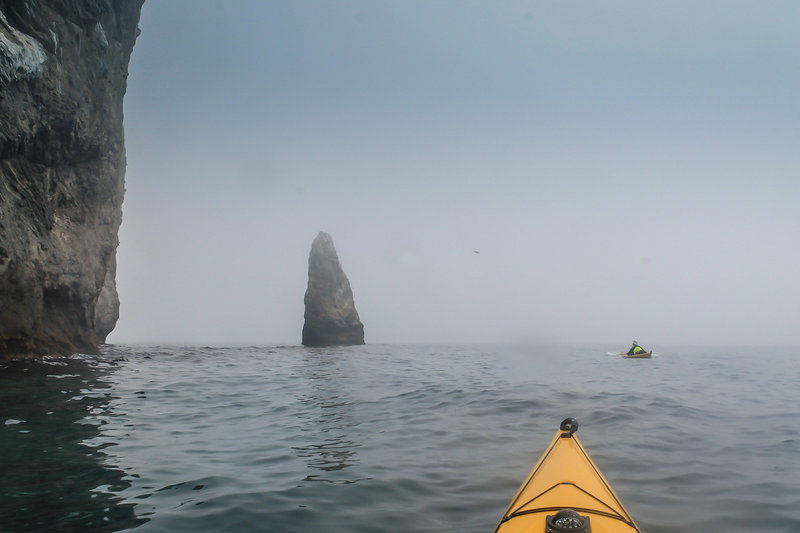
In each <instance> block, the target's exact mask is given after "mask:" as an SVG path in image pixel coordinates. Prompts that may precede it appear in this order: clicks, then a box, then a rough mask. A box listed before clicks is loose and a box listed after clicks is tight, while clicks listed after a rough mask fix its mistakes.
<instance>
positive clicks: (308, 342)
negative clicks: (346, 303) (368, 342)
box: [303, 322, 364, 347]
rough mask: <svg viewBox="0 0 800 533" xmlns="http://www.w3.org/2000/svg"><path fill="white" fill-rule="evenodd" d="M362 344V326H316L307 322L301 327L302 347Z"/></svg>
mask: <svg viewBox="0 0 800 533" xmlns="http://www.w3.org/2000/svg"><path fill="white" fill-rule="evenodd" d="M361 344H364V325H363V324H356V325H353V326H338V325H335V324H332V325H317V326H311V325H309V323H308V322H306V323H305V325H304V326H303V346H309V347H324V346H357V345H361Z"/></svg>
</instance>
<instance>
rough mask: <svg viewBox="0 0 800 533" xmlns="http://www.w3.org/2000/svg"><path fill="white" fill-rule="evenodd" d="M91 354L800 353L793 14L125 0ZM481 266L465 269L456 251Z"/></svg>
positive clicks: (649, 6)
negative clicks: (114, 347) (718, 348)
mask: <svg viewBox="0 0 800 533" xmlns="http://www.w3.org/2000/svg"><path fill="white" fill-rule="evenodd" d="M140 27H141V30H142V34H141V36H140V37H139V38H138V40H137V44H136V47H135V48H134V51H133V56H132V59H131V65H130V76H129V78H128V92H127V95H126V97H125V129H126V146H127V158H128V168H127V177H126V187H127V193H126V197H125V203H124V206H123V224H122V228H121V231H120V241H121V243H120V247H119V251H118V262H119V264H118V273H117V279H118V288H119V292H120V299H121V311H120V320H119V323H118V325H117V328H116V330H115V331H114V332H113V333H112V334H111V336H110V337H109V342H188V343H257V344H271V343H278V344H298V343H299V342H300V337H301V330H302V325H303V311H304V308H303V295H304V293H305V288H306V283H307V268H308V263H307V262H308V253H309V250H310V247H311V242H312V240H313V239H314V237H315V236H316V235H317V233H318V232H319V231H320V230H325V231H327V232H329V233H330V234H331V235H332V237H333V239H334V243H335V245H336V249H337V251H338V253H339V259H340V260H341V263H342V266H343V269H344V271H345V273H346V274H347V276H348V278H349V279H350V284H351V286H352V289H353V293H354V297H355V303H356V308H357V309H358V312H359V314H360V316H361V319H362V321H363V323H364V326H365V335H366V341H367V343H383V342H388V343H414V342H464V343H466V342H497V341H505V340H509V341H520V342H524V341H542V340H546V341H549V342H581V343H595V344H597V346H598V349H600V350H602V351H605V350H607V349H608V350H614V349H623V348H627V346H628V345H629V343H630V341H631V339H633V338H636V339H637V340H639V341H640V342H641V343H642V344H643V345H645V346H646V347H649V346H656V348H658V346H659V345H662V346H663V345H666V344H683V343H703V344H706V343H707V344H734V345H735V344H753V345H797V341H796V337H795V332H796V331H797V319H798V312H799V311H800V252H798V250H797V246H796V243H797V241H798V238H797V237H798V229H800V213H799V212H798V205H797V204H798V199H800V184H799V183H798V176H800V172H798V170H800V150H798V148H799V147H800V144H799V142H798V141H800V129H799V126H798V124H800V100H799V99H798V96H797V95H798V94H800V69H799V68H798V65H800V32H798V31H797V28H798V27H800V6H798V4H797V3H796V2H794V1H786V2H777V1H776V2H769V3H757V2H737V1H731V0H724V1H722V0H720V1H706V2H702V3H698V2H689V1H685V2H683V1H678V2H669V3H664V4H653V3H649V2H648V3H641V2H636V1H626V2H614V1H612V2H573V1H566V2H522V1H504V2H483V1H458V2H456V1H439V2H428V1H403V2H388V1H377V2H376V1H372V0H362V1H337V2H327V1H292V2H283V1H277V0H275V1H269V2H261V1H255V0H254V1H244V0H238V1H235V2H223V1H220V0H218V1H211V0H147V1H146V3H145V4H144V7H143V10H142V19H141V22H140ZM476 251H477V252H479V253H475V252H476Z"/></svg>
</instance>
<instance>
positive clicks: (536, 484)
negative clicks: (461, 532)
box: [495, 418, 640, 533]
mask: <svg viewBox="0 0 800 533" xmlns="http://www.w3.org/2000/svg"><path fill="white" fill-rule="evenodd" d="M577 430H578V422H577V421H576V420H575V419H574V418H567V419H566V420H564V421H563V422H561V427H560V430H559V432H558V433H556V436H555V438H553V441H552V442H551V443H550V446H548V448H547V451H546V452H544V455H542V457H541V458H540V459H539V462H537V463H536V466H534V467H533V470H531V472H530V474H528V477H527V478H526V479H525V482H524V483H523V484H522V486H521V487H520V488H519V490H518V491H517V493H516V495H515V496H514V499H513V500H511V504H510V505H509V506H508V509H506V512H505V513H503V517H502V518H501V519H500V523H499V524H498V525H497V528H496V529H495V533H561V532H571V533H632V532H638V533H640V532H639V528H638V527H637V526H636V524H635V523H634V522H633V518H631V515H629V514H628V511H626V510H625V507H623V506H622V502H621V501H620V500H619V498H618V497H617V495H616V494H614V490H613V489H612V488H611V485H609V484H608V481H606V478H604V477H603V474H601V473H600V470H599V469H598V468H597V466H596V465H595V464H594V463H593V462H592V460H591V459H590V458H589V455H588V454H587V453H586V450H584V449H583V446H581V443H580V441H579V440H578V437H577V436H576V435H575V432H576V431H577Z"/></svg>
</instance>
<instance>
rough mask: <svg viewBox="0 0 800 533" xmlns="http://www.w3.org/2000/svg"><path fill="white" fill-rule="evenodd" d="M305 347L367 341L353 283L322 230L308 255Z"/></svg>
mask: <svg viewBox="0 0 800 533" xmlns="http://www.w3.org/2000/svg"><path fill="white" fill-rule="evenodd" d="M305 304H306V313H305V319H306V320H305V324H304V325H303V345H304V346H340V345H352V344H364V325H363V324H362V323H361V320H360V319H359V318H358V312H357V311H356V306H355V303H354V302H353V291H352V290H351V289H350V282H349V281H348V279H347V276H346V275H345V274H344V271H343V270H342V266H341V264H339V256H338V255H337V254H336V249H335V248H334V246H333V239H332V238H331V236H330V235H328V234H327V233H325V232H324V231H321V232H320V233H319V235H317V238H316V239H314V242H313V243H312V244H311V253H310V254H309V256H308V288H307V289H306V296H305Z"/></svg>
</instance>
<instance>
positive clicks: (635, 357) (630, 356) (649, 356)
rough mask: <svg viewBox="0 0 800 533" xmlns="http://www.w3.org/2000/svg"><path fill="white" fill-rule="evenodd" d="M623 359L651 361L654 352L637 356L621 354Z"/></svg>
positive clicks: (637, 354) (636, 354)
mask: <svg viewBox="0 0 800 533" xmlns="http://www.w3.org/2000/svg"><path fill="white" fill-rule="evenodd" d="M620 355H621V356H622V357H624V358H625V359H650V358H651V357H653V352H652V351H650V352H643V353H635V354H630V355H629V354H627V353H620Z"/></svg>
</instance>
